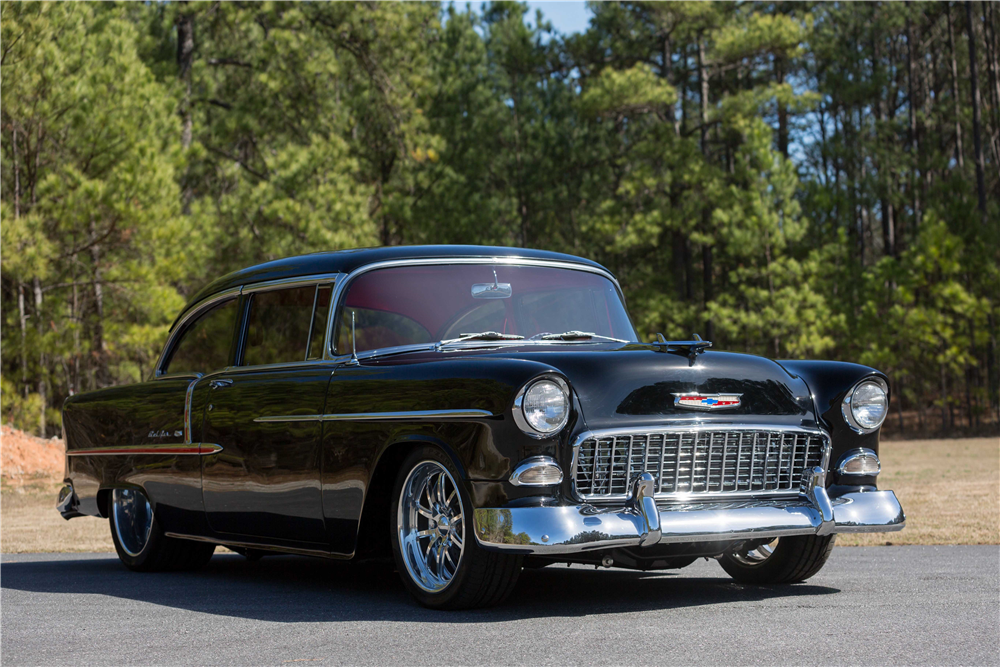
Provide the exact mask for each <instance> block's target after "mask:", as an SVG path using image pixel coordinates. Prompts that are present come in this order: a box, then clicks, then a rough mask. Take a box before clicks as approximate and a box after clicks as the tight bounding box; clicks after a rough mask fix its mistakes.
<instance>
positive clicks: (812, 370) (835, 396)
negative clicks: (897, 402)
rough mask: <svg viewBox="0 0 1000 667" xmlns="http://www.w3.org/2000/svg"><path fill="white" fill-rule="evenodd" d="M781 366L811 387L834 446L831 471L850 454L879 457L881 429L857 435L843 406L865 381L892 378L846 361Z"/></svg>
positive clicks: (867, 481)
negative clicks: (860, 450)
mask: <svg viewBox="0 0 1000 667" xmlns="http://www.w3.org/2000/svg"><path fill="white" fill-rule="evenodd" d="M778 363H780V364H781V365H782V367H784V368H785V370H787V371H788V372H789V373H791V374H793V375H796V376H798V377H800V378H802V380H803V381H805V383H806V385H808V387H809V391H810V394H811V395H812V399H813V402H814V404H815V407H816V414H817V415H819V419H820V423H821V425H822V426H823V428H825V429H826V430H827V431H828V432H829V433H830V438H831V440H832V442H833V453H832V456H831V457H830V469H831V470H834V469H835V468H836V465H837V462H838V461H840V459H841V457H842V456H844V455H845V454H846V453H847V452H848V451H850V450H853V449H857V448H859V447H864V448H866V449H870V450H872V451H874V452H875V453H876V454H877V453H878V450H879V436H880V434H881V431H882V429H881V428H878V429H876V430H875V431H873V432H871V433H857V432H856V431H854V430H853V429H851V427H850V426H849V425H848V424H847V421H846V420H845V419H844V415H843V412H842V409H841V405H842V404H843V401H844V397H845V396H846V395H847V392H849V391H850V390H851V389H853V388H854V386H855V385H856V384H858V383H859V382H861V381H862V380H864V379H865V378H880V379H882V380H884V381H885V382H886V384H887V385H888V384H889V378H888V377H887V376H886V375H885V374H884V373H882V372H881V371H878V370H876V369H874V368H869V367H868V366H862V365H861V364H852V363H848V362H845V361H790V360H784V361H779V362H778ZM890 391H891V388H890ZM875 482H876V478H875V477H852V478H850V479H844V480H841V479H839V478H838V476H837V475H836V473H833V474H831V475H829V476H828V477H827V484H831V483H835V484H846V485H850V486H875Z"/></svg>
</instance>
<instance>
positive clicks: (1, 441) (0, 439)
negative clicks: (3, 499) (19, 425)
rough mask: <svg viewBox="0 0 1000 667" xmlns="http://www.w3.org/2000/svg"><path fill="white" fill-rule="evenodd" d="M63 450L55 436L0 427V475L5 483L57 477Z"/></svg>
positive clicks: (62, 468)
mask: <svg viewBox="0 0 1000 667" xmlns="http://www.w3.org/2000/svg"><path fill="white" fill-rule="evenodd" d="M65 453H66V447H65V445H63V441H62V440H60V439H59V438H52V439H51V440H45V439H43V438H36V437H35V436H33V435H28V434H27V433H25V432H24V431H19V430H18V429H16V428H12V427H10V426H7V425H2V426H0V477H2V478H3V481H4V483H5V485H7V484H10V485H14V486H20V485H23V484H28V483H34V482H36V481H38V480H42V479H57V480H61V479H62V476H63V470H64V466H65V456H64V455H65Z"/></svg>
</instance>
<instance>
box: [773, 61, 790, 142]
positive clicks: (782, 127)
mask: <svg viewBox="0 0 1000 667" xmlns="http://www.w3.org/2000/svg"><path fill="white" fill-rule="evenodd" d="M785 66H786V65H785V59H784V57H783V56H775V58H774V78H775V80H776V82H777V83H778V85H781V84H783V83H784V82H785ZM778 151H779V152H780V153H781V154H782V155H783V156H784V157H785V159H786V160H787V159H788V107H787V106H786V105H785V103H784V102H783V101H780V100H779V101H778Z"/></svg>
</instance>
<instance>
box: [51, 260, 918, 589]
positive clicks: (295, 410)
mask: <svg viewBox="0 0 1000 667" xmlns="http://www.w3.org/2000/svg"><path fill="white" fill-rule="evenodd" d="M710 347H711V343H710V342H707V341H703V340H701V339H700V338H699V337H697V336H694V337H693V340H687V341H669V340H665V339H664V338H663V337H662V336H658V337H657V340H655V341H653V342H642V341H641V340H640V338H639V336H638V334H637V333H636V331H635V329H634V327H633V325H632V323H631V321H630V320H629V317H628V314H627V313H626V311H625V304H624V300H623V297H622V292H621V289H620V287H619V285H618V283H617V282H616V280H615V278H614V276H613V275H612V274H611V273H610V272H608V271H607V270H606V269H604V268H603V267H601V266H600V265H599V264H596V263H594V262H591V261H588V260H585V259H580V258H577V257H571V256H568V255H562V254H557V253H551V252H541V251H535V250H522V249H511V248H491V247H473V246H428V247H393V248H379V249H368V250H354V251H343V252H328V253H317V254H312V255H306V256H302V257H293V258H289V259H283V260H278V261H274V262H269V263H266V264H261V265H259V266H254V267H251V268H248V269H245V270H242V271H237V272H235V273H232V274H229V275H227V276H225V277H223V278H220V279H218V280H216V281H215V282H213V283H212V284H210V285H209V286H207V287H206V288H204V289H203V290H202V291H201V292H200V293H198V294H197V295H196V296H195V297H194V298H193V299H192V300H191V302H190V304H189V305H188V306H187V307H186V308H185V309H184V310H183V312H182V313H181V315H180V316H179V317H178V318H177V320H176V322H175V323H174V325H173V327H172V329H171V332H170V335H169V338H168V340H167V342H166V345H165V346H164V348H163V353H162V355H161V357H160V359H159V361H158V363H157V365H156V370H155V375H154V377H152V378H151V379H149V380H148V381H146V382H142V383H139V384H135V385H131V386H123V387H114V388H109V389H103V390H101V391H95V392H91V393H87V394H80V395H77V396H73V397H71V398H70V399H68V400H67V401H66V404H65V406H64V408H63V425H64V430H65V438H66V446H67V452H66V454H67V458H66V480H65V487H64V488H63V490H62V491H61V493H60V497H59V504H58V509H59V511H60V512H61V513H62V515H63V516H64V517H66V518H71V517H75V516H81V515H90V516H100V517H105V518H108V519H109V520H110V521H109V523H110V526H111V534H112V537H113V539H114V544H115V548H116V549H117V551H118V555H119V557H120V558H121V560H122V562H123V563H124V564H125V565H126V566H127V567H128V568H130V569H132V570H137V571H150V570H165V569H190V568H196V567H200V566H202V565H204V564H205V563H206V562H207V561H208V560H209V558H211V556H212V553H213V551H214V550H215V547H216V545H225V546H227V547H229V548H230V549H233V550H235V551H238V552H240V553H243V554H244V555H246V556H247V557H248V558H256V557H259V556H260V555H262V554H264V553H268V552H285V553H293V554H303V555H311V556H324V557H329V558H337V559H354V560H357V561H365V560H366V561H376V562H378V561H380V560H381V561H382V562H387V563H388V562H393V561H394V562H395V567H396V569H397V570H398V572H399V574H400V576H401V578H402V580H403V582H404V584H405V586H406V587H407V588H408V589H409V590H410V592H412V594H413V595H414V596H415V597H416V598H417V600H419V601H420V602H421V603H423V604H425V605H427V606H430V607H435V608H468V607H476V606H486V605H490V604H495V603H498V602H500V601H501V600H503V599H504V598H505V597H506V596H507V595H508V594H509V593H510V591H511V589H512V588H513V586H514V584H515V582H516V580H517V577H518V573H519V572H520V571H521V569H522V567H541V566H545V565H547V564H550V563H556V562H568V563H585V564H593V565H604V566H612V565H613V566H616V567H623V568H633V569H640V570H655V569H665V568H679V567H684V566H685V565H688V564H689V563H691V562H693V561H694V560H695V559H696V558H699V557H703V556H704V557H713V558H716V559H718V561H719V563H720V564H721V565H722V567H723V568H724V569H725V571H726V572H728V573H729V575H731V576H732V577H734V578H735V579H736V580H738V581H741V582H748V583H761V584H769V583H792V582H797V581H802V580H804V579H806V578H808V577H810V576H812V575H814V574H815V573H816V572H818V571H819V570H820V568H821V567H822V566H823V564H824V563H825V562H826V560H827V558H828V557H829V555H830V551H831V549H832V548H833V544H834V537H835V535H836V533H840V532H864V531H873V532H878V531H893V530H899V529H901V528H902V527H903V524H904V516H903V512H902V509H901V508H900V505H899V503H898V502H897V500H896V497H895V495H894V494H893V493H892V492H891V491H880V490H877V488H876V482H877V479H878V474H879V470H880V464H879V458H878V447H879V428H880V427H881V425H882V422H883V420H884V419H885V416H886V412H887V408H888V391H889V388H888V383H887V378H886V377H885V375H883V374H882V373H880V372H878V371H876V370H874V369H871V368H867V367H864V366H859V365H856V364H850V363H839V362H827V361H772V360H769V359H764V358H761V357H755V356H749V355H745V354H732V353H728V352H718V351H712V350H710V349H709V348H710Z"/></svg>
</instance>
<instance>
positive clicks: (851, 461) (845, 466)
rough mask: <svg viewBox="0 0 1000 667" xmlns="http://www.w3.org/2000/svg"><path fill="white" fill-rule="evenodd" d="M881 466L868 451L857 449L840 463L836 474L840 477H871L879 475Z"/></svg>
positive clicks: (873, 454) (873, 453) (871, 452)
mask: <svg viewBox="0 0 1000 667" xmlns="http://www.w3.org/2000/svg"><path fill="white" fill-rule="evenodd" d="M881 470H882V464H881V463H879V460H878V455H877V454H876V453H875V452H873V451H872V450H870V449H857V450H855V451H853V452H850V453H849V454H848V455H847V456H845V457H844V458H843V459H841V461H840V465H839V466H838V467H837V472H839V473H840V474H841V475H854V476H858V477H862V476H863V477H871V476H873V475H877V474H879V472H880V471H881Z"/></svg>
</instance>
